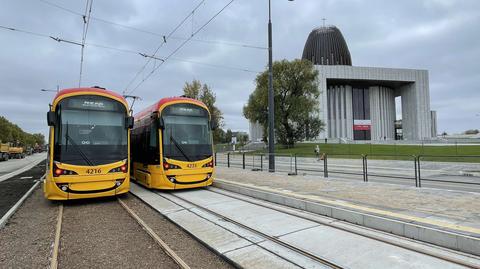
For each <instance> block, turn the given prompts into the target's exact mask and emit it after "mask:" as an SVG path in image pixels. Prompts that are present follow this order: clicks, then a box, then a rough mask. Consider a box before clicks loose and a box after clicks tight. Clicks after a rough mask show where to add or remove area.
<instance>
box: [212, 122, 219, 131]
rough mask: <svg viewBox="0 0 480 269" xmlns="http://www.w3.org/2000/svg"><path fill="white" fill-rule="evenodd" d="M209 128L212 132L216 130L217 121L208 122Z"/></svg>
mask: <svg viewBox="0 0 480 269" xmlns="http://www.w3.org/2000/svg"><path fill="white" fill-rule="evenodd" d="M210 128H212V130H216V129H217V128H218V124H217V121H215V120H212V121H210Z"/></svg>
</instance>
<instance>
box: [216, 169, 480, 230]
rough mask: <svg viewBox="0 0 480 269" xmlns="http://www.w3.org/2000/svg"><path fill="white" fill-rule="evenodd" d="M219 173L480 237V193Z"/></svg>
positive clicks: (259, 185) (246, 182) (232, 179)
mask: <svg viewBox="0 0 480 269" xmlns="http://www.w3.org/2000/svg"><path fill="white" fill-rule="evenodd" d="M216 169H217V174H216V178H218V179H221V180H225V181H227V182H228V181H230V182H235V183H241V184H244V185H247V186H252V187H256V188H262V189H266V190H268V189H269V190H272V191H275V192H282V194H284V195H292V196H295V197H297V198H305V199H311V200H315V201H317V202H320V203H326V204H330V205H334V206H341V207H345V208H349V209H352V210H360V211H364V212H367V213H371V214H376V215H382V216H385V217H390V218H395V219H402V220H405V221H415V222H421V223H424V224H428V225H433V226H437V227H439V228H444V229H447V230H451V231H458V232H461V233H468V234H469V235H473V236H475V237H480V194H478V193H470V192H461V191H449V190H440V189H430V188H415V187H408V186H399V185H393V184H385V183H371V182H369V183H365V182H352V181H344V180H341V179H325V178H323V177H319V176H300V175H298V176H288V175H286V174H285V173H268V172H253V171H250V170H243V169H238V168H226V167H217V168H216Z"/></svg>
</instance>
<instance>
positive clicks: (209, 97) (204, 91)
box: [183, 79, 225, 143]
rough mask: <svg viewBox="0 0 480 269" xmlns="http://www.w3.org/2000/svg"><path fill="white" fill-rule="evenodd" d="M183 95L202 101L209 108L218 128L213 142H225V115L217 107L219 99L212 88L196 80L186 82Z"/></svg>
mask: <svg viewBox="0 0 480 269" xmlns="http://www.w3.org/2000/svg"><path fill="white" fill-rule="evenodd" d="M183 95H185V96H186V97H189V98H193V99H196V100H200V101H202V102H203V103H204V104H205V105H206V106H207V107H208V110H209V111H210V115H211V117H212V120H213V121H214V122H215V123H216V124H217V126H218V128H217V129H216V130H214V131H213V142H214V143H220V142H223V140H224V133H225V131H224V130H222V127H223V125H224V123H223V114H222V112H221V111H220V109H218V107H217V106H215V102H216V101H217V97H216V96H215V93H214V92H213V91H212V90H211V89H210V87H208V85H207V84H203V85H202V83H201V82H200V81H198V80H196V79H195V80H193V81H192V83H188V82H185V85H184V86H183Z"/></svg>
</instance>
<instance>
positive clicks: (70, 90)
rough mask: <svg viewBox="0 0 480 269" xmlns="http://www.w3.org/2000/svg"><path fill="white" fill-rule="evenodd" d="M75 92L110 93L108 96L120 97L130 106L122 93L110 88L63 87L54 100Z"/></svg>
mask: <svg viewBox="0 0 480 269" xmlns="http://www.w3.org/2000/svg"><path fill="white" fill-rule="evenodd" d="M74 93H85V94H88V93H101V94H104V95H108V96H111V97H115V98H117V99H120V100H121V101H122V102H123V103H124V104H125V105H126V106H127V107H128V102H127V100H126V99H125V97H123V96H122V95H120V94H118V93H116V92H113V91H109V90H106V89H104V88H70V89H63V90H61V91H59V92H58V93H57V95H55V98H53V100H54V102H55V100H57V99H59V98H61V97H62V96H64V95H68V94H74Z"/></svg>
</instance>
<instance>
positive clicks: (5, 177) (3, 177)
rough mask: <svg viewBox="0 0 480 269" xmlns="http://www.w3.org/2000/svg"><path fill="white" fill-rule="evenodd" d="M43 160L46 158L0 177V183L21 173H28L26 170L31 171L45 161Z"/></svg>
mask: <svg viewBox="0 0 480 269" xmlns="http://www.w3.org/2000/svg"><path fill="white" fill-rule="evenodd" d="M45 159H46V158H44V159H40V160H37V161H34V162H31V163H29V164H28V165H27V166H24V167H22V168H20V169H18V170H15V171H13V172H10V173H8V174H5V175H2V176H0V182H2V181H5V180H7V179H9V178H11V177H14V176H16V175H19V174H21V173H23V172H25V171H28V170H30V169H32V168H33V167H35V166H37V165H38V164H39V163H41V162H43V161H45Z"/></svg>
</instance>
